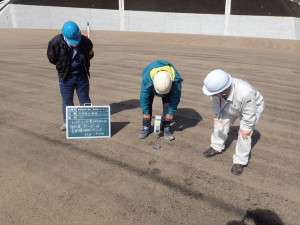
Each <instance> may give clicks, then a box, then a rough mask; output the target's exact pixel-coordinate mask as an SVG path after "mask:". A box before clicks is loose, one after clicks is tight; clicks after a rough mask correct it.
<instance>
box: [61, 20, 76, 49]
mask: <svg viewBox="0 0 300 225" xmlns="http://www.w3.org/2000/svg"><path fill="white" fill-rule="evenodd" d="M61 31H62V35H63V36H64V37H65V38H66V39H67V41H68V42H70V43H72V44H73V43H78V42H80V40H81V33H80V30H79V27H78V25H77V24H76V23H74V22H73V21H68V22H65V23H64V25H63V28H62V30H61Z"/></svg>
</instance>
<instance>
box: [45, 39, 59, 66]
mask: <svg viewBox="0 0 300 225" xmlns="http://www.w3.org/2000/svg"><path fill="white" fill-rule="evenodd" d="M47 57H48V60H49V62H50V63H52V64H54V65H56V63H57V56H56V54H55V46H54V43H53V39H52V40H51V41H49V43H48V48H47Z"/></svg>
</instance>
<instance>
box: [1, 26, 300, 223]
mask: <svg viewBox="0 0 300 225" xmlns="http://www.w3.org/2000/svg"><path fill="white" fill-rule="evenodd" d="M58 32H59V31H58V30H26V29H0V36H1V44H0V67H1V70H0V78H1V82H0V104H1V107H0V127H1V136H0V141H1V150H0V224H5V225H9V224H18V225H20V224H22V225H23V224H24V225H25V224H26V225H28V224H30V225H40V224H43V225H53V224H64V225H65V224H70V225H71V224H72V225H73V224H78V225H87V224H90V225H95V224H101V225H102V224H104V225H107V224H109V225H116V224H122V225H124V224H136V225H139V224H143V225H146V224H149V225H154V224H162V225H166V224H168V225H169V224H171V225H174V224H188V225H194V224H195V225H196V224H197V225H199V224H200V225H212V224H213V225H219V224H220V225H226V224H227V225H229V224H256V225H258V224H260V225H261V224H264V225H269V224H272V225H274V224H275V225H276V224H288V225H296V224H299V221H300V210H299V209H300V193H299V190H300V176H299V175H300V173H299V172H300V167H299V161H300V154H299V146H300V138H299V137H298V136H299V127H300V122H299V113H300V107H299V104H300V101H299V96H300V75H299V74H300V73H299V72H300V71H299V56H300V53H299V52H300V42H299V41H293V40H276V39H254V38H239V37H216V36H201V35H184V34H158V33H134V32H107V31H97V32H96V31H94V32H93V34H92V36H91V39H92V41H93V43H94V51H95V57H94V59H93V60H92V65H91V80H90V81H91V99H92V102H93V105H111V110H112V115H111V119H112V123H111V126H112V137H111V138H101V139H75V140H67V139H66V136H65V132H61V131H60V130H59V127H60V125H61V124H62V118H61V97H60V93H59V87H58V79H57V74H56V70H55V68H54V66H53V65H51V64H50V63H49V62H48V59H47V57H46V48H47V44H48V41H49V40H50V39H51V38H52V37H53V36H54V35H55V34H57V33H58ZM155 59H165V60H168V61H170V62H172V63H173V64H174V65H175V66H176V68H177V69H178V71H179V72H180V74H181V75H182V77H183V79H184V82H183V93H182V98H181V103H180V105H179V109H178V113H177V114H176V118H175V120H174V123H173V126H172V131H173V133H174V136H175V137H176V140H175V141H173V142H168V141H167V140H165V139H164V138H163V137H161V138H159V139H156V136H155V135H154V134H153V133H152V134H151V135H150V136H149V137H148V138H147V139H145V140H140V139H138V138H137V136H138V132H139V129H140V127H141V116H142V115H141V111H140V108H139V91H140V82H141V72H142V69H143V68H144V67H145V66H146V65H147V64H148V63H150V62H151V61H153V60H155ZM216 68H221V69H224V70H226V71H228V72H229V73H230V74H231V75H232V76H234V77H238V78H241V79H245V80H247V81H249V82H250V83H251V84H252V85H253V86H254V87H256V88H257V89H258V90H259V91H260V92H261V94H262V95H263V96H264V97H265V101H266V108H265V111H264V114H263V116H262V118H261V121H260V123H259V124H258V126H257V130H256V131H255V133H254V135H253V136H254V147H253V151H252V157H251V159H250V163H249V165H248V167H246V168H245V170H244V173H243V175H242V176H234V175H232V174H231V173H230V169H231V166H232V155H233V152H234V148H235V144H236V133H237V129H238V123H236V124H234V126H233V128H232V130H231V132H230V138H229V141H228V149H227V151H226V152H224V153H223V154H221V155H218V156H216V157H214V158H211V159H206V158H204V157H203V156H202V152H203V151H204V150H205V149H206V148H207V147H208V146H209V144H210V134H211V132H212V126H213V116H212V111H211V106H210V99H209V98H208V97H206V96H204V94H203V93H202V91H201V88H202V82H203V79H204V77H205V76H206V74H207V73H208V72H209V71H211V70H213V69H216ZM75 99H76V100H77V96H76V95H75ZM76 104H78V102H77V101H76ZM160 110H161V102H160V99H159V98H155V101H154V114H160V113H161V112H160ZM156 146H162V148H161V149H160V150H159V151H158V150H154V149H153V147H156ZM243 218H244V219H245V220H244V222H241V221H242V220H243ZM251 218H252V219H251ZM238 221H240V222H238Z"/></svg>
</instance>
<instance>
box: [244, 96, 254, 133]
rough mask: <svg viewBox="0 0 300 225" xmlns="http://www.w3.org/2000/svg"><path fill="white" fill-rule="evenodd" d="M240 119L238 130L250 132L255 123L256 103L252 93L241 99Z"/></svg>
mask: <svg viewBox="0 0 300 225" xmlns="http://www.w3.org/2000/svg"><path fill="white" fill-rule="evenodd" d="M241 107H242V118H241V122H240V129H243V130H248V131H251V130H253V127H254V125H255V122H256V101H255V95H254V93H253V92H251V93H249V94H248V95H247V96H245V97H243V99H242V101H241Z"/></svg>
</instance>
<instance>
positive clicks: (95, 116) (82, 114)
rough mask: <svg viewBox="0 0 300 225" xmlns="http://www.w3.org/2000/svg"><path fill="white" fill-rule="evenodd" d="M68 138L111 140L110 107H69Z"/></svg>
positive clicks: (67, 111) (67, 120) (67, 110)
mask: <svg viewBox="0 0 300 225" xmlns="http://www.w3.org/2000/svg"><path fill="white" fill-rule="evenodd" d="M66 114H67V115H66V137H67V139H77V138H110V137H111V121H110V106H67V107H66Z"/></svg>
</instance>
